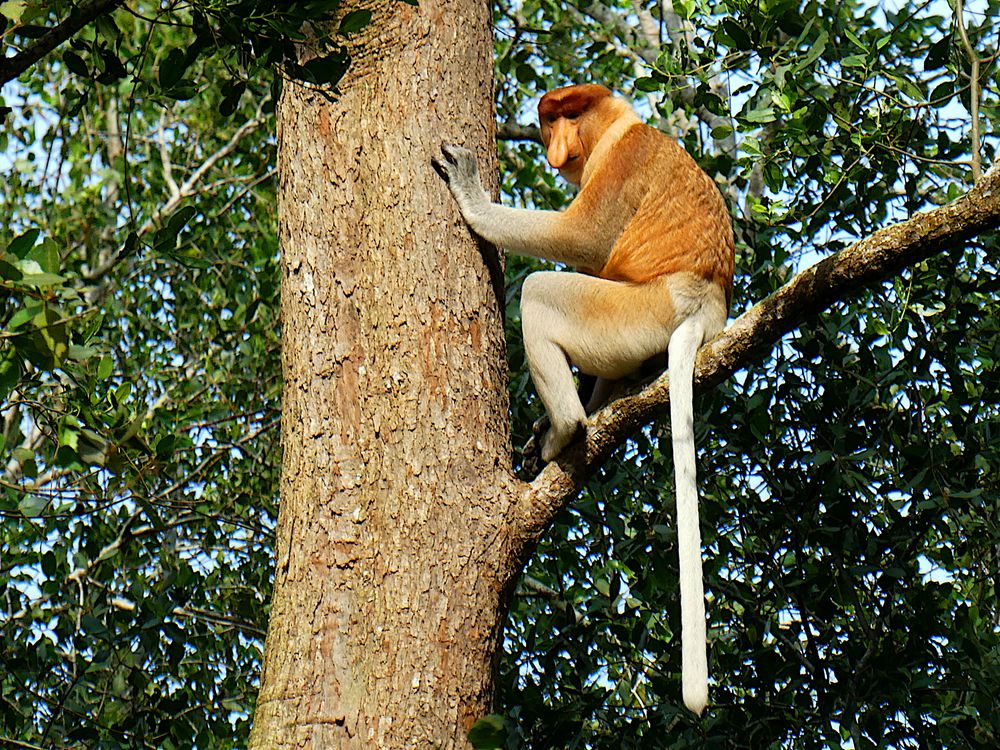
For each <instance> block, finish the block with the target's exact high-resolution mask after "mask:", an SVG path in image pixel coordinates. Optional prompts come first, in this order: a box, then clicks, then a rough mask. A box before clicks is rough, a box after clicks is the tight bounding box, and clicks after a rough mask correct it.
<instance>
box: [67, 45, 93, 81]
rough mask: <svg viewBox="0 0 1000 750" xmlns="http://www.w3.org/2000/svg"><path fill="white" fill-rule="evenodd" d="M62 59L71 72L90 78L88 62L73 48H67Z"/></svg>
mask: <svg viewBox="0 0 1000 750" xmlns="http://www.w3.org/2000/svg"><path fill="white" fill-rule="evenodd" d="M62 59H63V62H64V63H65V64H66V67H67V68H69V70H70V72H71V73H75V74H76V75H78V76H83V77H84V78H90V68H88V67H87V63H85V62H84V61H83V58H82V57H80V56H79V55H78V54H76V52H74V51H73V50H66V51H65V52H63V56H62Z"/></svg>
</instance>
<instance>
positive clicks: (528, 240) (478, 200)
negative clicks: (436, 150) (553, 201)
mask: <svg viewBox="0 0 1000 750" xmlns="http://www.w3.org/2000/svg"><path fill="white" fill-rule="evenodd" d="M441 151H442V153H443V154H444V158H443V159H435V160H434V168H435V169H436V170H437V171H438V174H440V175H441V176H442V177H443V178H444V180H445V182H447V183H448V187H449V188H450V189H451V193H452V195H454V196H455V201H456V202H457V203H458V208H459V210H460V211H461V212H462V217H463V218H464V219H465V221H466V222H467V223H468V225H469V227H470V228H471V229H472V231H473V232H475V233H476V234H477V235H479V236H480V237H482V238H483V239H484V240H486V241H487V242H490V243H492V244H493V245H496V246H497V247H500V248H503V249H504V250H505V251H506V252H509V253H514V254H516V255H530V256H531V257H533V258H544V259H546V260H554V261H556V262H558V263H566V264H568V265H571V266H576V267H584V268H600V267H601V266H603V265H604V262H605V261H606V260H607V257H608V255H609V254H610V252H611V246H612V244H613V242H609V241H608V240H607V239H602V238H601V237H600V236H599V235H598V233H597V232H595V231H594V227H593V226H590V227H589V229H588V227H587V226H586V225H585V224H584V223H583V222H577V221H575V220H574V219H573V217H571V216H570V215H569V211H566V212H560V211H533V210H529V209H524V208H507V207H506V206H501V205H498V204H496V203H492V202H490V198H489V196H488V195H486V191H485V190H483V187H482V183H481V182H480V180H479V168H478V167H477V165H476V157H475V156H474V155H473V154H472V152H471V151H469V150H468V149H466V148H463V147H461V146H452V145H447V144H446V145H443V146H442V147H441Z"/></svg>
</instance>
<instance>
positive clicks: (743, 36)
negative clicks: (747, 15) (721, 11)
mask: <svg viewBox="0 0 1000 750" xmlns="http://www.w3.org/2000/svg"><path fill="white" fill-rule="evenodd" d="M722 29H723V31H725V32H726V34H727V35H728V36H729V38H730V39H732V40H733V43H734V44H735V45H736V49H738V50H741V51H744V52H745V51H748V50H751V49H753V46H754V45H753V41H752V40H751V39H750V35H749V34H748V33H747V31H746V29H744V28H743V26H741V25H740V24H739V23H737V21H736V20H735V19H733V18H726V19H725V20H723V22H722Z"/></svg>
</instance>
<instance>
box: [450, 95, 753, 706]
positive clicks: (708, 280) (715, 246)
mask: <svg viewBox="0 0 1000 750" xmlns="http://www.w3.org/2000/svg"><path fill="white" fill-rule="evenodd" d="M538 118H539V123H540V125H541V132H542V141H543V142H544V144H545V147H546V152H547V157H548V161H549V164H550V165H552V166H553V167H554V168H555V169H558V170H559V173H560V174H561V175H562V176H563V177H564V178H566V179H567V180H568V181H570V182H572V183H574V184H576V185H579V186H580V191H579V193H578V194H577V196H576V198H575V199H574V200H573V202H572V203H571V204H570V206H569V207H568V208H567V209H566V210H565V211H562V212H558V211H533V210H526V209H517V208H505V207H503V206H500V205H497V204H493V203H491V202H490V199H489V197H488V196H487V195H486V193H485V192H484V190H483V188H482V185H481V184H480V180H479V172H478V168H477V166H476V160H475V157H474V156H473V154H472V153H471V152H470V151H468V150H467V149H465V148H462V147H460V146H450V145H445V146H442V152H443V153H444V159H441V160H437V161H435V167H436V168H437V169H438V171H439V172H440V173H441V175H442V176H443V177H444V178H445V180H447V182H448V186H449V187H450V188H451V192H452V194H453V195H454V196H455V200H456V201H457V202H458V207H459V209H460V210H461V212H462V216H463V217H464V218H465V220H466V222H468V224H469V226H470V227H471V228H472V231H473V232H475V233H476V234H477V235H479V236H480V237H482V238H483V239H485V240H487V241H488V242H491V243H492V244H494V245H496V246H498V247H500V248H503V249H504V250H506V251H507V252H511V253H517V254H520V255H530V256H532V257H535V258H545V259H548V260H553V261H556V262H558V263H564V264H566V265H569V266H573V267H575V268H577V269H578V270H579V271H581V272H582V273H572V272H568V271H539V272H537V273H533V274H531V275H530V276H528V278H527V279H525V281H524V287H523V289H522V292H521V325H522V329H523V333H524V349H525V353H526V354H527V357H528V367H529V369H530V370H531V377H532V380H533V381H534V383H535V387H536V388H537V389H538V395H539V397H540V398H541V399H542V403H544V404H545V409H546V411H547V412H548V416H549V421H550V423H551V427H550V429H549V431H548V432H547V433H546V435H545V436H544V438H543V439H542V458H543V459H544V460H545V461H549V460H551V459H552V458H554V457H555V456H557V455H558V454H559V452H560V451H561V450H562V449H563V448H564V447H565V446H566V445H567V444H568V443H569V442H570V441H571V440H572V439H573V438H574V437H575V436H576V434H577V432H578V431H579V430H580V429H581V427H584V428H585V426H586V419H587V411H586V410H585V408H584V406H583V404H582V403H581V401H580V397H579V395H578V394H577V390H576V386H575V384H574V381H573V373H572V370H571V366H576V367H577V368H578V369H579V370H580V371H581V372H584V373H587V374H590V375H595V376H597V378H598V383H597V386H596V387H595V389H594V391H595V394H598V393H601V392H602V391H606V390H607V388H606V385H607V382H608V381H611V380H615V379H617V378H621V377H622V376H624V375H627V374H629V373H630V372H633V371H634V370H636V369H637V368H638V367H639V366H640V365H642V364H643V362H645V361H646V360H648V359H649V358H650V357H653V356H655V355H657V354H662V352H664V351H666V352H667V353H668V358H669V373H670V420H671V431H672V437H673V451H674V472H675V484H676V491H677V525H678V547H679V554H680V588H681V622H682V631H681V632H682V642H683V645H682V672H683V686H684V703H685V705H686V706H687V707H688V708H689V709H691V710H692V711H694V712H695V713H697V714H701V712H702V711H703V710H704V708H705V706H706V704H707V703H708V666H707V660H706V651H707V646H706V641H705V595H704V588H703V584H702V571H701V534H700V531H699V528H698V494H697V487H696V484H695V451H694V425H693V422H694V418H693V411H694V410H693V406H692V380H693V377H694V360H695V354H696V353H697V351H698V347H700V346H701V344H702V343H703V342H704V341H707V340H708V339H710V338H712V337H713V336H715V334H717V333H718V332H719V331H720V330H722V328H723V326H724V325H725V322H726V317H727V315H728V310H729V303H730V298H731V296H732V289H733V255H734V249H733V229H732V222H731V219H730V216H729V212H728V210H727V209H726V206H725V203H724V201H723V199H722V196H721V194H720V193H719V190H718V189H717V188H716V186H715V184H714V183H713V181H712V180H711V178H710V177H709V176H708V175H707V174H705V173H704V172H703V171H702V170H701V169H700V168H699V167H698V165H697V164H695V162H694V160H693V159H692V158H691V157H690V156H689V155H688V154H687V153H686V152H685V151H684V150H683V149H682V148H681V147H680V146H679V145H678V144H677V142H676V141H674V140H673V139H672V138H669V137H668V136H666V135H664V134H663V133H661V132H659V131H658V130H656V129H654V128H651V127H649V126H647V125H645V124H643V123H642V122H641V121H640V119H639V117H638V116H637V115H636V113H635V112H634V111H633V110H632V108H631V107H630V106H629V104H628V103H627V102H625V101H624V100H622V99H620V98H618V97H615V96H612V94H611V92H610V91H608V90H607V89H606V88H604V87H602V86H595V85H579V86H567V87H565V88H560V89H556V90H554V91H550V92H549V93H547V94H546V95H545V96H543V97H542V99H541V101H540V102H539V103H538ZM594 401H595V398H592V399H591V402H592V403H593V402H594Z"/></svg>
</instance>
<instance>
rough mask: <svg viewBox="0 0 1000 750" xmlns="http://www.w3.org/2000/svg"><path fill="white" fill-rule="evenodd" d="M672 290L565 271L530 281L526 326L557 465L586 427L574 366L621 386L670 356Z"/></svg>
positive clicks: (545, 443)
mask: <svg viewBox="0 0 1000 750" xmlns="http://www.w3.org/2000/svg"><path fill="white" fill-rule="evenodd" d="M673 318H674V315H673V306H672V304H671V300H670V292H669V290H668V288H667V284H666V283H664V282H662V281H661V280H660V279H657V280H654V281H651V282H649V283H647V284H626V283H622V282H617V281H608V280H607V279H600V278H597V277H594V276H586V275H583V274H576V273H568V272H561V271H540V272H538V273H533V274H531V276H529V277H528V278H527V279H525V281H524V286H523V288H522V291H521V326H522V331H523V334H524V349H525V353H526V354H527V356H528V367H529V369H530V370H531V378H532V380H533V381H534V383H535V388H536V390H537V391H538V395H539V397H540V398H541V399H542V403H543V404H545V409H546V411H547V412H548V415H549V420H550V422H551V425H552V426H551V428H550V429H549V432H548V433H547V434H546V435H545V437H544V438H543V440H542V458H543V460H545V461H550V460H551V459H552V458H554V457H555V456H556V455H558V454H559V452H560V451H561V450H562V449H563V448H564V447H565V446H566V445H567V444H568V443H569V442H570V441H571V440H572V439H573V437H574V436H575V435H576V432H577V430H579V429H580V426H581V425H583V424H584V423H585V420H586V412H585V410H584V407H583V404H582V403H581V402H580V396H579V395H578V394H577V391H576V385H575V383H574V382H573V373H572V371H571V370H570V365H571V363H572V364H575V365H576V366H577V367H578V368H579V369H580V371H581V372H584V373H587V374H590V375H596V376H597V377H598V378H601V379H606V380H614V379H617V378H620V377H622V376H624V375H627V374H628V373H630V372H632V371H633V370H635V369H636V368H637V367H639V366H640V365H641V364H642V363H643V362H644V361H645V360H646V359H648V358H649V357H651V356H652V355H653V354H656V353H658V352H662V351H664V350H666V348H667V343H668V341H669V340H670V334H671V332H672V331H673V328H674V320H673Z"/></svg>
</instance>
